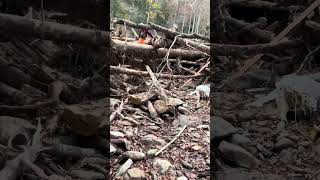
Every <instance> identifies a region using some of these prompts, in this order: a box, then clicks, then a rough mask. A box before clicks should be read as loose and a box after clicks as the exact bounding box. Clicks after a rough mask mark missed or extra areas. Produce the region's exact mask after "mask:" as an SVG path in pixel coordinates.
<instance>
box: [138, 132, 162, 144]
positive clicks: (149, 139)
mask: <svg viewBox="0 0 320 180" xmlns="http://www.w3.org/2000/svg"><path fill="white" fill-rule="evenodd" d="M141 141H142V142H143V143H145V144H147V145H164V144H165V143H166V142H165V141H164V140H163V139H161V138H159V137H157V136H155V135H153V134H148V135H146V136H144V137H143V138H142V139H141Z"/></svg>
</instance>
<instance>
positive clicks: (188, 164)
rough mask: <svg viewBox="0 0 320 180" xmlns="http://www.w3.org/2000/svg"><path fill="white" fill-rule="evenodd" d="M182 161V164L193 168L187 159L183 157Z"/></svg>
mask: <svg viewBox="0 0 320 180" xmlns="http://www.w3.org/2000/svg"><path fill="white" fill-rule="evenodd" d="M180 162H181V163H182V165H183V166H184V167H186V168H188V169H192V168H193V167H192V165H191V164H190V163H188V162H187V161H185V160H183V159H181V160H180Z"/></svg>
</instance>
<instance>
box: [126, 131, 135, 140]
mask: <svg viewBox="0 0 320 180" xmlns="http://www.w3.org/2000/svg"><path fill="white" fill-rule="evenodd" d="M125 135H126V136H127V137H128V138H132V137H133V136H134V134H133V132H132V131H125Z"/></svg>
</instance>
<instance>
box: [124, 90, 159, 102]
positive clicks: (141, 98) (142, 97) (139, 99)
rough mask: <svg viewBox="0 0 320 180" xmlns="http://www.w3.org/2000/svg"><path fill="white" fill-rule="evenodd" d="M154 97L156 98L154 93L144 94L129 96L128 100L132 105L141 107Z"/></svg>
mask: <svg viewBox="0 0 320 180" xmlns="http://www.w3.org/2000/svg"><path fill="white" fill-rule="evenodd" d="M154 96H155V94H154V93H148V92H143V93H139V94H132V95H129V97H128V100H129V102H130V103H132V104H135V105H141V104H142V103H144V102H146V101H148V100H149V99H150V98H152V97H154Z"/></svg>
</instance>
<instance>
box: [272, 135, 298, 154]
mask: <svg viewBox="0 0 320 180" xmlns="http://www.w3.org/2000/svg"><path fill="white" fill-rule="evenodd" d="M293 146H294V143H293V141H291V140H290V139H288V138H281V139H280V140H279V141H278V142H277V143H276V144H275V145H274V150H275V151H278V152H279V151H281V150H283V149H286V148H289V147H293Z"/></svg>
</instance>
